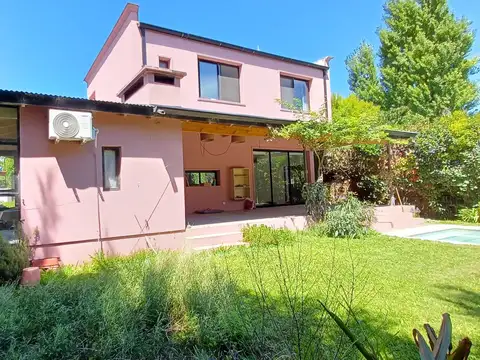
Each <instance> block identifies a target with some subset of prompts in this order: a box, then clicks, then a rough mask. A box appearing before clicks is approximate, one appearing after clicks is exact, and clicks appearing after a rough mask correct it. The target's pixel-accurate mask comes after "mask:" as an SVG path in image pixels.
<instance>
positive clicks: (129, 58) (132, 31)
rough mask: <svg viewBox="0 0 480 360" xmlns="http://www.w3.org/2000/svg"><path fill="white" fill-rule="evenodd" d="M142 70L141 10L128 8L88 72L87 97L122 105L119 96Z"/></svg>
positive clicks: (129, 5)
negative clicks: (93, 96) (92, 96)
mask: <svg viewBox="0 0 480 360" xmlns="http://www.w3.org/2000/svg"><path fill="white" fill-rule="evenodd" d="M141 67H142V38H141V34H140V30H139V28H138V6H137V5H132V4H128V5H127V6H126V7H125V9H124V11H123V12H122V15H121V16H120V18H119V20H118V22H117V24H116V25H115V27H114V29H113V30H112V33H111V34H110V36H109V37H108V39H107V41H106V43H105V45H104V47H103V48H102V50H101V51H100V53H99V54H98V56H97V59H96V60H95V62H94V63H93V65H92V67H91V69H90V70H89V72H88V74H87V76H86V77H85V81H86V82H87V97H88V98H90V96H91V95H92V93H93V92H95V98H96V99H97V100H106V101H118V102H119V101H120V100H121V99H120V98H119V97H118V96H117V93H118V92H119V91H120V89H121V88H122V87H123V86H125V85H126V84H127V83H128V82H129V81H130V80H132V78H133V76H134V75H135V74H136V73H138V71H139V70H140V68H141Z"/></svg>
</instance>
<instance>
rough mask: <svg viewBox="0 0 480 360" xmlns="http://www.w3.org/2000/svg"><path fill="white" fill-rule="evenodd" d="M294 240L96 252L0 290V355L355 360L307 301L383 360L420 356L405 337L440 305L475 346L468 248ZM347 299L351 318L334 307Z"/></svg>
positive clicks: (475, 288)
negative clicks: (27, 284)
mask: <svg viewBox="0 0 480 360" xmlns="http://www.w3.org/2000/svg"><path fill="white" fill-rule="evenodd" d="M295 236H298V239H297V241H295V242H293V243H290V244H287V245H285V246H275V245H273V246H262V247H257V246H249V247H232V248H229V249H222V250H221V251H220V250H219V251H206V252H198V253H192V254H180V253H175V252H160V253H158V254H154V253H153V252H141V253H137V254H134V255H132V256H128V257H121V258H117V257H113V258H108V257H107V258H104V259H102V258H99V257H97V258H96V260H95V264H86V265H83V266H78V267H69V266H68V267H63V268H61V269H60V270H58V271H48V272H45V273H42V284H41V285H40V286H36V287H34V288H23V287H17V286H2V287H0V308H1V311H0V358H1V359H2V360H3V359H5V360H9V359H12V360H13V359H105V360H108V359H279V358H282V359H300V358H302V359H338V360H343V359H345V360H347V359H348V360H351V359H358V358H359V354H358V353H356V352H355V351H354V349H353V348H352V346H351V344H350V343H349V342H348V343H345V341H348V339H346V338H345V337H342V335H341V333H340V332H339V329H338V327H337V326H336V325H335V324H334V323H333V321H330V320H329V319H326V316H325V313H324V312H323V310H322V309H321V306H320V305H319V303H318V300H320V301H322V302H323V303H324V304H325V305H326V306H328V308H329V309H330V310H332V311H334V312H335V313H336V314H338V316H339V317H340V318H342V319H344V321H345V322H346V324H347V326H348V327H349V328H350V329H351V330H352V331H353V332H354V333H355V334H357V335H360V334H363V333H364V331H365V332H367V331H368V332H367V334H374V335H375V338H374V343H375V344H376V345H377V346H378V347H379V349H380V350H388V352H389V353H392V356H390V357H388V359H418V351H417V349H416V347H415V344H414V342H413V341H412V340H411V329H412V328H414V327H418V326H420V325H421V323H420V320H419V319H421V318H426V319H434V318H435V317H436V316H438V314H441V313H442V311H444V309H446V308H448V309H449V311H450V313H451V315H452V319H454V323H455V332H456V333H457V334H469V335H471V336H472V342H473V343H474V344H478V343H479V342H480V323H479V322H478V321H477V320H478V314H477V313H476V311H475V309H477V308H478V296H476V294H478V293H479V291H480V284H479V282H478V259H479V257H480V247H474V246H459V245H453V244H446V243H437V242H430V241H416V240H412V239H397V238H390V237H386V236H381V235H377V234H372V235H369V236H366V237H364V238H362V241H349V240H345V239H335V240H333V239H332V238H327V237H325V236H321V235H319V234H318V233H317V232H311V231H304V232H298V233H297V234H296V235H295ZM452 264H455V266H452ZM355 268H356V272H355V276H352V271H353V270H352V269H355ZM379 269H380V270H381V271H379ZM425 269H435V270H436V273H435V274H436V276H435V281H432V275H431V273H430V272H428V271H425ZM406 274H415V276H410V277H409V278H408V281H406V278H405V277H406ZM352 283H354V284H353V285H352ZM343 290H344V291H343ZM351 290H353V291H351ZM439 292H441V296H440V295H439ZM291 294H294V295H291ZM350 294H354V295H355V302H354V305H355V306H354V309H355V310H356V311H357V315H358V318H359V319H361V320H362V321H359V322H357V321H356V320H355V319H352V317H349V316H348V315H346V314H345V310H344V308H343V307H341V304H343V303H342V302H341V301H342V299H343V298H344V297H345V296H350ZM288 295H291V296H290V297H287V296H288ZM289 300H291V301H289ZM426 304H427V305H428V306H426ZM288 309H290V310H288ZM385 309H388V313H386V312H385ZM292 314H293V316H292ZM419 314H422V316H421V317H419ZM322 324H324V325H325V326H326V328H324V329H323V330H322V329H320V330H319V326H320V325H322ZM360 324H361V325H362V327H361V329H362V330H363V331H359V325H360ZM296 329H299V331H296ZM297 335H298V336H297ZM298 339H300V341H299V340H298ZM310 340H311V341H310ZM360 340H362V339H361V338H360ZM454 340H455V339H454ZM298 343H300V345H301V349H302V356H301V357H300V355H298V348H297V346H294V345H296V344H298ZM292 344H293V345H292ZM337 344H339V345H342V347H341V348H340V349H337V347H336V345H337ZM309 348H315V349H318V353H316V354H312V353H308V352H307V349H309ZM479 354H480V353H479V348H478V347H477V346H474V347H472V355H471V357H472V359H475V358H478V356H479ZM314 355H317V356H314Z"/></svg>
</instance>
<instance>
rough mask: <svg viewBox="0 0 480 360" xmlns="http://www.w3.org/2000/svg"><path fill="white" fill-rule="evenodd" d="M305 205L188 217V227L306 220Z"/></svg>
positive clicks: (191, 215)
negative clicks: (291, 219)
mask: <svg viewBox="0 0 480 360" xmlns="http://www.w3.org/2000/svg"><path fill="white" fill-rule="evenodd" d="M305 215H306V214H305V206H304V205H291V206H277V207H268V208H258V209H253V210H242V211H226V212H223V213H218V214H190V215H187V227H202V226H215V225H218V226H223V225H227V224H228V223H239V222H240V223H244V224H249V223H252V224H253V223H262V222H264V221H266V222H268V220H271V219H289V218H292V217H293V218H297V217H302V218H304V219H305Z"/></svg>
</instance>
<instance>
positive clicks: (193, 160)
mask: <svg viewBox="0 0 480 360" xmlns="http://www.w3.org/2000/svg"><path fill="white" fill-rule="evenodd" d="M229 144H230V137H229V136H227V137H222V136H220V135H215V140H214V141H212V142H208V143H201V142H200V135H199V134H198V133H194V132H184V133H183V155H184V160H183V161H184V167H185V170H186V171H187V170H219V171H220V186H211V187H203V186H199V187H186V188H185V209H186V212H187V214H190V213H193V212H194V211H196V210H200V209H206V208H211V209H221V210H225V211H231V210H241V209H243V201H234V200H231V199H232V179H231V168H232V167H244V168H249V169H250V184H251V194H250V196H251V197H252V198H253V197H254V191H255V190H254V179H253V150H254V149H267V150H302V148H301V146H300V145H299V144H298V143H297V142H296V141H294V140H289V141H287V140H270V141H266V140H265V139H264V138H263V137H258V136H257V137H254V136H249V137H247V138H246V141H245V143H241V144H232V145H231V146H229ZM202 146H203V147H204V148H205V149H206V150H207V151H205V150H204V149H203V147H202ZM227 149H228V151H227ZM225 151H226V152H225ZM212 154H213V155H212ZM220 154H221V155H220ZM310 180H311V179H310Z"/></svg>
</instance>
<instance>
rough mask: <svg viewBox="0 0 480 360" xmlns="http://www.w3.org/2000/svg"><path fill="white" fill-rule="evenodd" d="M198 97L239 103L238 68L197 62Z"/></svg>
mask: <svg viewBox="0 0 480 360" xmlns="http://www.w3.org/2000/svg"><path fill="white" fill-rule="evenodd" d="M198 78H199V85H200V86H199V87H200V97H201V98H204V99H215V100H224V101H232V102H240V68H239V67H238V66H232V65H226V64H220V63H215V62H211V61H206V60H199V61H198Z"/></svg>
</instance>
